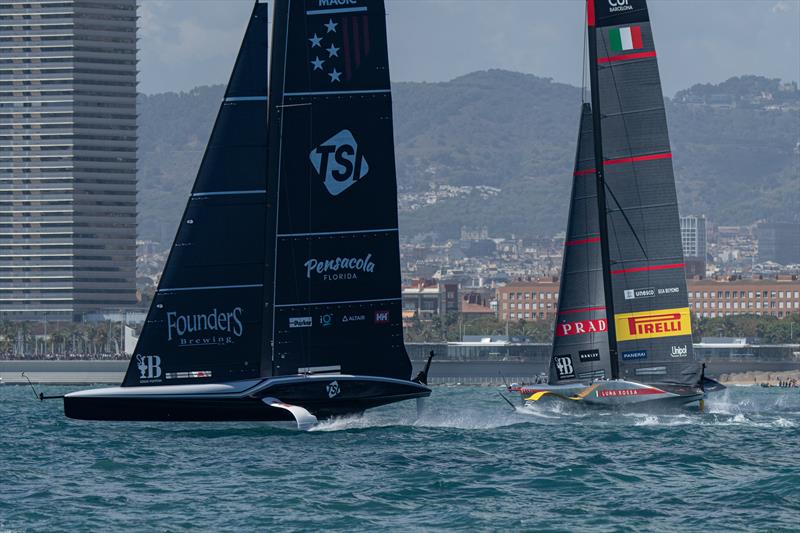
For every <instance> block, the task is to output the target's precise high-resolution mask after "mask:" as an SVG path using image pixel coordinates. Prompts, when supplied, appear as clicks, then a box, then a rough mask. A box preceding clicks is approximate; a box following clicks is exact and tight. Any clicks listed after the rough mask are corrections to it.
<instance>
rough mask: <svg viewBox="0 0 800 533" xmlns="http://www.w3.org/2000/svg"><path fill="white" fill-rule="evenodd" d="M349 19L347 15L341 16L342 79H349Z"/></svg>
mask: <svg viewBox="0 0 800 533" xmlns="http://www.w3.org/2000/svg"><path fill="white" fill-rule="evenodd" d="M349 21H350V19H349V18H348V17H344V18H342V38H343V43H344V44H342V47H343V48H344V79H346V80H349V79H350V31H349V28H348V26H349V24H348V22H349Z"/></svg>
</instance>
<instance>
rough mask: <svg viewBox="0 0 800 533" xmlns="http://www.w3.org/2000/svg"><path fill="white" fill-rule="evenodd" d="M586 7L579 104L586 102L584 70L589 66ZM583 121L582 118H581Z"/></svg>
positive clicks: (584, 12)
mask: <svg viewBox="0 0 800 533" xmlns="http://www.w3.org/2000/svg"><path fill="white" fill-rule="evenodd" d="M588 16H589V14H588V9H584V10H583V27H582V28H581V32H583V61H582V62H581V104H585V103H586V70H587V69H588V68H589V63H588V62H587V61H586V49H587V47H588V46H589V32H588V31H586V28H587V27H588V25H589V20H588ZM581 122H583V120H581Z"/></svg>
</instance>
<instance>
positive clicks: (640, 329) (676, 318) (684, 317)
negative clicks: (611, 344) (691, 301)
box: [614, 307, 692, 341]
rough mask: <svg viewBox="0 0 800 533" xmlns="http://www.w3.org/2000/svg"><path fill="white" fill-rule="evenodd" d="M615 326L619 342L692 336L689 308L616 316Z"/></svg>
mask: <svg viewBox="0 0 800 533" xmlns="http://www.w3.org/2000/svg"><path fill="white" fill-rule="evenodd" d="M614 324H615V325H616V326H617V340H618V341H634V340H638V339H653V338H658V337H678V336H680V335H691V334H692V320H691V315H690V312H689V308H688V307H683V308H680V309H660V310H658V311H645V312H641V313H623V314H619V315H614Z"/></svg>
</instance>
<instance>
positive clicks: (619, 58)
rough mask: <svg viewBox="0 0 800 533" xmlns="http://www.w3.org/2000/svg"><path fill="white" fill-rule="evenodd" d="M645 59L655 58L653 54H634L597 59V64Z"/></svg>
mask: <svg viewBox="0 0 800 533" xmlns="http://www.w3.org/2000/svg"><path fill="white" fill-rule="evenodd" d="M647 57H656V53H655V52H636V53H635V54H623V55H619V56H608V57H598V58H597V62H598V63H615V62H617V61H627V60H629V59H645V58H647Z"/></svg>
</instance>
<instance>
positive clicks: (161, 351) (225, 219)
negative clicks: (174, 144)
mask: <svg viewBox="0 0 800 533" xmlns="http://www.w3.org/2000/svg"><path fill="white" fill-rule="evenodd" d="M266 65H267V4H263V3H257V4H255V6H254V8H253V12H252V14H251V15H250V22H249V24H248V26H247V30H246V32H245V36H244V40H243V42H242V46H241V49H240V51H239V55H238V57H237V59H236V64H235V67H234V69H233V73H232V74H231V77H230V81H229V82H228V88H227V90H226V92H225V98H224V100H223V102H222V104H221V106H220V110H219V113H218V115H217V119H216V122H215V124H214V128H213V130H212V133H211V137H210V140H209V142H208V146H207V148H206V152H205V155H204V157H203V160H202V163H201V165H200V169H199V171H198V173H197V178H196V180H195V183H194V186H193V187H192V192H191V196H190V197H189V201H188V204H187V206H186V209H185V211H184V214H183V217H182V218H181V221H180V226H179V227H178V232H177V235H176V237H175V241H174V244H173V246H172V249H171V251H170V254H169V257H168V259H167V262H166V265H165V266H164V271H163V273H162V276H161V280H160V282H159V284H158V288H157V290H156V292H155V295H154V298H153V302H152V305H151V306H150V310H149V312H148V315H147V319H146V321H145V324H144V327H143V329H142V333H141V335H140V337H139V341H138V343H137V346H136V349H135V351H134V356H133V357H132V358H131V363H130V365H129V367H128V372H127V373H126V375H125V380H124V382H123V386H144V385H148V386H149V385H179V384H185V383H195V382H209V381H212V380H213V381H215V382H218V381H232V380H239V379H250V378H258V377H259V376H260V375H261V357H260V352H261V338H262V327H261V323H262V313H263V311H262V309H263V307H264V306H263V304H262V301H263V292H264V290H263V268H264V266H263V265H264V249H265V246H264V243H265V242H266V240H267V239H266V235H265V230H266V229H267V228H265V225H264V220H265V216H266V209H267V207H266V188H267V187H266V176H267V68H266Z"/></svg>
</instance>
